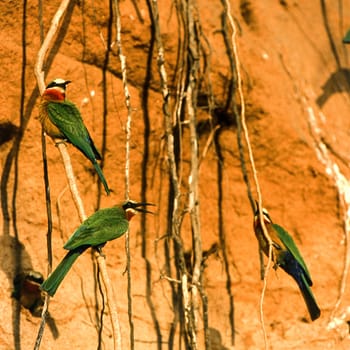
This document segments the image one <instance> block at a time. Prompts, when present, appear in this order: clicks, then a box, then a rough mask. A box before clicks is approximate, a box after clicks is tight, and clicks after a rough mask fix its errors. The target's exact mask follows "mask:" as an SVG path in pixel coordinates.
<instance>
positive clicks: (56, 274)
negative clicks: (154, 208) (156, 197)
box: [40, 200, 153, 296]
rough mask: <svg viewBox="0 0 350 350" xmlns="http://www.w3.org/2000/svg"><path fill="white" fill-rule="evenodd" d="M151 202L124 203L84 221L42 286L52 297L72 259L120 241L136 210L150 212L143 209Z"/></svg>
mask: <svg viewBox="0 0 350 350" xmlns="http://www.w3.org/2000/svg"><path fill="white" fill-rule="evenodd" d="M147 205H153V204H151V203H138V202H134V201H131V200H129V201H127V202H124V203H122V204H121V205H117V206H114V207H112V208H105V209H100V210H98V211H97V212H95V213H94V214H92V215H91V216H90V217H89V218H87V219H86V220H85V221H84V222H83V223H82V224H81V225H80V226H79V227H78V228H77V229H76V230H75V232H74V233H73V234H72V236H71V237H70V238H69V239H68V241H67V242H66V244H65V245H64V248H65V249H67V250H69V252H68V253H67V254H66V256H65V257H64V258H63V260H62V261H61V262H60V264H59V265H58V266H57V267H56V269H55V270H54V271H53V272H52V273H51V274H50V276H49V277H48V278H47V279H46V280H45V282H44V283H43V284H42V285H41V287H40V288H41V289H42V290H44V291H46V292H47V293H48V294H49V295H51V296H53V295H54V294H55V293H56V290H57V288H58V287H59V285H60V284H61V282H62V280H63V279H64V277H65V276H66V274H67V273H68V271H69V270H70V268H71V267H72V265H73V263H74V262H75V260H76V259H77V258H78V257H79V255H80V254H82V253H83V252H84V251H85V250H86V249H88V248H90V247H94V248H101V247H102V246H104V244H105V243H106V242H107V241H111V240H113V239H116V238H119V237H120V236H122V235H123V234H124V233H125V232H126V231H127V230H128V228H129V221H130V219H131V218H132V217H133V216H134V215H135V214H136V212H137V211H139V212H144V213H150V212H149V211H148V210H146V209H145V208H141V207H145V206H147Z"/></svg>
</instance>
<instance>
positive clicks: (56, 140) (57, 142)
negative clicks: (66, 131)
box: [54, 139, 68, 147]
mask: <svg viewBox="0 0 350 350" xmlns="http://www.w3.org/2000/svg"><path fill="white" fill-rule="evenodd" d="M54 141H55V146H56V147H58V146H59V145H60V144H64V145H65V144H66V143H67V142H68V140H67V139H63V140H61V139H55V140H54Z"/></svg>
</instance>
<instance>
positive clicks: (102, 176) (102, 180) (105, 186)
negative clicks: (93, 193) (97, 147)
mask: <svg viewBox="0 0 350 350" xmlns="http://www.w3.org/2000/svg"><path fill="white" fill-rule="evenodd" d="M93 164H94V167H95V169H96V172H97V174H98V176H99V178H100V180H101V182H102V184H103V187H104V188H105V191H106V193H107V194H110V193H111V190H110V189H109V187H108V185H107V181H106V179H105V177H104V175H103V172H102V169H101V168H100V166H99V165H98V163H97V161H96V160H95V161H94V162H93Z"/></svg>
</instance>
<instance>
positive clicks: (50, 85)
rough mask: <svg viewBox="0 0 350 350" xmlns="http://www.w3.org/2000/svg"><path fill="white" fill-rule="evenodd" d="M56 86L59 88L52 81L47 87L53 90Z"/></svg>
mask: <svg viewBox="0 0 350 350" xmlns="http://www.w3.org/2000/svg"><path fill="white" fill-rule="evenodd" d="M55 86H58V84H56V83H55V82H54V81H52V82H51V83H50V84H49V85H47V86H46V89H49V88H53V87H55Z"/></svg>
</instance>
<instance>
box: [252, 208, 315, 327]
mask: <svg viewBox="0 0 350 350" xmlns="http://www.w3.org/2000/svg"><path fill="white" fill-rule="evenodd" d="M262 214H263V218H262V219H263V220H264V224H265V227H266V230H267V232H268V234H269V236H270V238H271V240H272V260H273V262H274V264H275V265H274V268H275V269H277V268H278V267H281V268H282V269H283V270H284V271H285V272H287V273H288V275H291V276H292V277H293V278H294V280H295V281H296V282H297V284H298V286H299V289H300V291H301V293H302V295H303V297H304V300H305V303H306V306H307V308H308V310H309V314H310V317H311V320H312V321H314V320H316V319H317V318H319V317H320V314H321V311H320V309H319V307H318V305H317V303H316V300H315V297H314V295H313V294H312V291H311V288H310V287H311V286H312V280H311V276H310V273H309V271H308V269H307V267H306V264H305V262H304V259H303V258H302V256H301V254H300V252H299V249H298V248H297V246H296V245H295V243H294V240H293V238H292V237H291V236H290V235H289V233H288V232H287V231H286V230H284V229H283V228H282V227H281V226H279V225H277V224H274V223H273V222H272V220H271V218H270V215H269V213H268V211H267V210H266V209H264V208H263V209H262ZM254 231H255V235H256V237H257V239H258V241H259V246H260V249H261V250H262V251H263V252H264V253H265V255H266V256H269V243H268V240H267V238H266V236H265V234H264V232H263V229H262V227H261V222H260V216H259V210H258V209H257V210H256V212H255V217H254Z"/></svg>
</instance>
